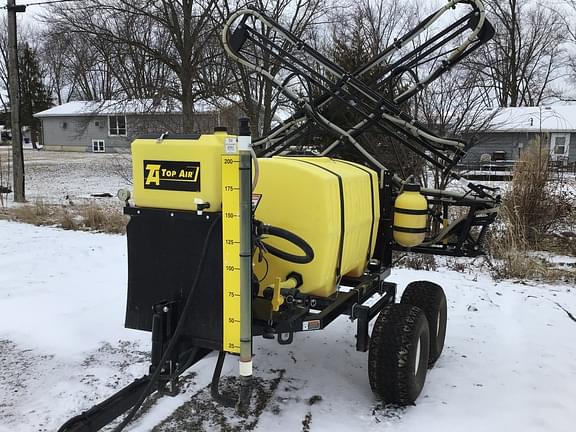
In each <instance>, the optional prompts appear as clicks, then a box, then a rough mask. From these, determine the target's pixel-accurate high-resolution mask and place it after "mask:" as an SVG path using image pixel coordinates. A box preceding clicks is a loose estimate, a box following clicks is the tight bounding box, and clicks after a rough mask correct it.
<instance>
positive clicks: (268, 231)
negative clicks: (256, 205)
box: [254, 221, 314, 264]
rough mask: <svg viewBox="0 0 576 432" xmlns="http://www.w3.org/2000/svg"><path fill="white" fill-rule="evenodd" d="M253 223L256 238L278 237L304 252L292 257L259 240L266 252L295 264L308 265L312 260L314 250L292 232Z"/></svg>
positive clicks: (260, 223)
mask: <svg viewBox="0 0 576 432" xmlns="http://www.w3.org/2000/svg"><path fill="white" fill-rule="evenodd" d="M254 222H255V224H256V234H257V237H258V238H259V237H260V236H262V235H268V236H272V237H278V238H281V239H284V240H286V241H288V242H290V243H292V244H293V245H294V246H296V247H298V248H299V249H300V250H301V251H302V252H304V254H303V255H294V254H291V253H288V252H285V251H283V250H280V249H278V248H277V247H274V246H272V245H270V244H268V243H266V242H264V241H262V240H260V243H261V244H262V245H263V246H264V248H265V249H266V251H267V252H270V253H271V254H272V255H274V256H275V257H278V258H280V259H283V260H285V261H289V262H292V263H295V264H308V263H309V262H312V260H313V259H314V250H313V249H312V247H311V246H310V245H309V244H308V243H307V242H306V240H304V239H303V238H302V237H299V236H297V235H296V234H294V233H293V232H290V231H288V230H285V229H283V228H278V227H275V226H271V225H265V224H263V223H262V222H259V221H254Z"/></svg>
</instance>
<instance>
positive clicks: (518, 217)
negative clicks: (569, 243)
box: [488, 142, 576, 281]
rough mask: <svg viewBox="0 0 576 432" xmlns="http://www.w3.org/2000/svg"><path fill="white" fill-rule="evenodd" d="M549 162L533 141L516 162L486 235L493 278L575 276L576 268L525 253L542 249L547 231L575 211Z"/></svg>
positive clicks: (567, 220) (546, 243)
mask: <svg viewBox="0 0 576 432" xmlns="http://www.w3.org/2000/svg"><path fill="white" fill-rule="evenodd" d="M548 162H549V161H548V153H547V151H542V152H541V151H540V146H539V145H538V142H535V143H533V144H532V145H531V146H530V148H529V149H528V150H527V151H526V152H525V153H524V155H523V157H522V158H521V159H520V160H519V161H518V163H517V165H516V167H515V170H514V177H513V181H512V185H511V188H510V191H509V192H508V193H507V194H506V195H505V196H504V198H503V201H502V205H501V207H500V212H499V224H498V226H497V227H496V229H495V230H493V232H492V233H491V235H490V236H489V238H488V249H489V252H490V258H491V261H490V262H491V266H490V267H491V270H492V274H493V276H494V277H496V278H500V279H503V278H512V279H520V280H526V279H537V280H546V281H558V280H570V281H573V280H576V273H574V272H571V271H569V270H563V269H558V268H557V267H555V266H554V265H552V264H551V263H550V262H547V261H546V260H544V259H542V258H538V257H535V256H534V255H532V254H530V251H534V250H547V247H546V246H550V240H549V239H551V238H553V236H552V234H553V233H554V232H555V231H557V230H558V229H559V228H560V227H562V226H566V225H568V224H571V222H572V221H573V219H574V215H575V211H574V197H573V196H572V195H571V194H570V193H568V192H567V191H566V190H565V189H564V188H563V183H562V179H561V178H559V177H557V173H556V172H554V171H553V170H552V169H551V168H550V165H549V163H548ZM564 253H566V251H565V250H564Z"/></svg>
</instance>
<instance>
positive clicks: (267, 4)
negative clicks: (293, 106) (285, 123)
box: [214, 0, 329, 135]
mask: <svg viewBox="0 0 576 432" xmlns="http://www.w3.org/2000/svg"><path fill="white" fill-rule="evenodd" d="M247 4H250V5H251V6H252V7H255V8H256V9H258V10H260V11H263V12H264V13H266V15H267V16H269V17H270V18H272V19H273V20H274V21H277V22H279V23H280V24H282V25H283V26H284V27H285V28H286V29H288V30H289V31H290V32H292V33H293V34H295V35H296V36H298V37H304V36H306V35H308V36H310V35H311V34H312V32H313V29H314V27H315V26H317V25H319V24H320V22H321V21H322V18H323V17H325V16H326V13H327V11H328V10H329V6H328V2H327V1H326V0H297V1H293V0H256V1H245V0H241V1H236V0H225V1H224V2H222V5H221V8H220V17H219V20H220V23H216V26H217V27H218V28H219V27H220V26H221V22H222V21H223V20H225V19H226V18H227V17H228V15H230V14H231V13H232V12H233V11H234V10H235V9H239V8H242V7H245V6H246V5H247ZM260 31H263V32H264V33H265V34H266V36H267V37H269V38H271V39H272V40H275V41H276V42H279V43H280V44H282V42H283V41H282V40H280V39H276V35H275V33H274V32H273V31H269V29H264V28H262V29H260ZM253 51H254V53H255V55H256V56H258V57H259V65H260V66H262V67H264V68H265V69H266V70H268V71H269V72H270V73H272V74H276V73H277V72H278V70H279V69H280V65H279V64H276V63H275V60H274V58H273V57H272V56H270V55H269V53H267V52H266V51H261V50H260V49H259V47H257V46H255V47H253ZM220 52H221V48H220ZM214 59H218V57H217V56H215V57H214ZM220 67H222V68H225V69H227V70H228V71H229V76H228V79H229V80H230V82H231V85H232V86H233V87H232V88H234V89H235V90H234V91H233V92H232V93H233V94H235V95H236V94H237V95H239V97H240V100H241V106H242V108H243V109H244V111H245V112H246V114H247V115H248V116H249V117H250V119H251V122H252V124H253V125H258V127H254V132H256V133H258V135H265V134H266V133H267V132H268V131H269V130H270V128H271V125H272V121H273V119H274V116H275V115H276V111H277V109H278V107H279V104H280V103H281V101H282V98H281V96H280V95H279V94H278V92H277V90H275V88H274V86H273V85H272V83H271V82H270V81H269V80H268V79H266V78H264V77H263V76H261V75H259V74H254V73H253V72H252V71H249V70H247V69H246V68H245V67H243V66H241V65H238V64H236V63H233V64H231V63H230V62H229V61H228V59H226V58H221V66H220ZM220 70H221V69H220ZM229 88H230V87H228V89H229ZM228 93H230V92H228ZM235 95H234V96H235ZM220 96H221V97H224V98H225V97H226V96H227V95H226V94H223V93H222V94H220Z"/></svg>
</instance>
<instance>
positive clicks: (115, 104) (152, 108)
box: [34, 99, 219, 118]
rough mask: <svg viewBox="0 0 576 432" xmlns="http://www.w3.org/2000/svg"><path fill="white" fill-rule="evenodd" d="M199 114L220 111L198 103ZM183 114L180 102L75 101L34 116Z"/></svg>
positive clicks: (211, 105)
mask: <svg viewBox="0 0 576 432" xmlns="http://www.w3.org/2000/svg"><path fill="white" fill-rule="evenodd" d="M194 108H195V111H196V112H198V113H208V112H213V111H216V110H218V109H219V108H218V106H217V105H216V104H213V103H210V102H207V101H198V102H196V103H195V104H194ZM181 112H182V108H181V104H180V102H178V101H161V102H158V101H154V100H152V99H130V100H105V101H73V102H68V103H65V104H62V105H58V106H55V107H52V108H50V109H47V110H45V111H41V112H39V113H36V114H34V117H38V118H44V117H77V116H98V115H126V114H162V113H173V114H179V113H181Z"/></svg>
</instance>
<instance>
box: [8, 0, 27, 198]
mask: <svg viewBox="0 0 576 432" xmlns="http://www.w3.org/2000/svg"><path fill="white" fill-rule="evenodd" d="M6 8H7V10H8V87H9V92H10V119H11V123H12V125H11V126H10V129H11V131H12V172H13V173H14V201H16V202H25V201H26V196H25V191H24V152H23V150H22V132H21V129H20V85H19V76H18V37H17V35H16V13H17V12H25V11H26V6H16V0H7V4H6Z"/></svg>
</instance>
